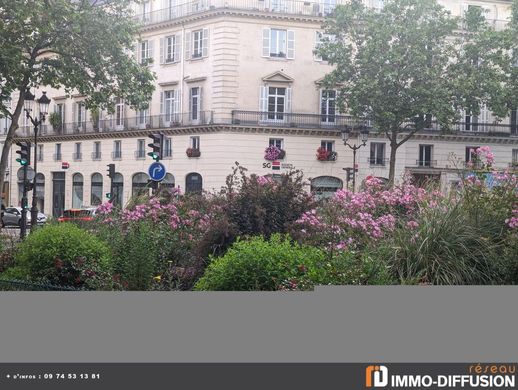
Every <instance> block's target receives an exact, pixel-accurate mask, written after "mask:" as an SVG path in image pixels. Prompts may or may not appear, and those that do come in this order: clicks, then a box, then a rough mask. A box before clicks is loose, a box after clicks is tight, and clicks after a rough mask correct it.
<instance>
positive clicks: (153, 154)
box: [147, 152, 158, 161]
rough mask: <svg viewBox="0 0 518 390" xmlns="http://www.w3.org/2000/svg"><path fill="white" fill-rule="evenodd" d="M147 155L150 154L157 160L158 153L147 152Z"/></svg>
mask: <svg viewBox="0 0 518 390" xmlns="http://www.w3.org/2000/svg"><path fill="white" fill-rule="evenodd" d="M147 155H148V156H150V157H151V158H152V159H153V160H155V161H158V154H156V153H153V152H149V153H148V154H147Z"/></svg>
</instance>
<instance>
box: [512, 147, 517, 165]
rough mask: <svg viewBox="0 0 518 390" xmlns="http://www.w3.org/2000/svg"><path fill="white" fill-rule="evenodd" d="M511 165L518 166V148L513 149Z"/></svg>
mask: <svg viewBox="0 0 518 390" xmlns="http://www.w3.org/2000/svg"><path fill="white" fill-rule="evenodd" d="M511 166H513V167H518V149H513V154H512V159H511Z"/></svg>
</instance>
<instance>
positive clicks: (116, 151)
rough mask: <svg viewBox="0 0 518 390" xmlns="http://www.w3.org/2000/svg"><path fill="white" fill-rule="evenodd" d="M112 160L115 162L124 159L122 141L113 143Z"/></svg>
mask: <svg viewBox="0 0 518 390" xmlns="http://www.w3.org/2000/svg"><path fill="white" fill-rule="evenodd" d="M112 158H113V159H114V160H120V159H121V158H122V146H121V141H113V152H112Z"/></svg>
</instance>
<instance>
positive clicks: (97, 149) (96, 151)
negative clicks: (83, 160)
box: [92, 141, 101, 160]
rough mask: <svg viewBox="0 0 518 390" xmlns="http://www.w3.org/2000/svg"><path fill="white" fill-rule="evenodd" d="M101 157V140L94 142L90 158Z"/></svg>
mask: <svg viewBox="0 0 518 390" xmlns="http://www.w3.org/2000/svg"><path fill="white" fill-rule="evenodd" d="M100 159H101V142H100V141H96V142H94V151H93V153H92V160H100Z"/></svg>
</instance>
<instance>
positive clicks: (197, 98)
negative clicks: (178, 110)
mask: <svg viewBox="0 0 518 390" xmlns="http://www.w3.org/2000/svg"><path fill="white" fill-rule="evenodd" d="M200 114H201V87H194V88H191V90H190V91H189V116H190V120H191V121H193V122H197V121H199V120H200Z"/></svg>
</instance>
